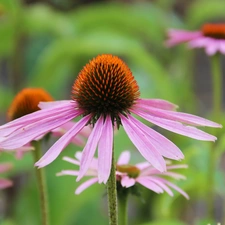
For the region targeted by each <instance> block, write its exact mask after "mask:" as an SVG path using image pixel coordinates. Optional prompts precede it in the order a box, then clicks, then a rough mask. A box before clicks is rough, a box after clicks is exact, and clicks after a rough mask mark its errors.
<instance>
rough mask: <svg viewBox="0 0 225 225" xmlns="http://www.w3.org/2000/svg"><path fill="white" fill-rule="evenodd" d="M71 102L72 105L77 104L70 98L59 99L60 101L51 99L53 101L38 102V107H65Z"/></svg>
mask: <svg viewBox="0 0 225 225" xmlns="http://www.w3.org/2000/svg"><path fill="white" fill-rule="evenodd" d="M71 104H73V105H74V107H76V106H77V102H75V101H71V100H61V101H53V102H39V104H38V107H39V108H40V109H51V108H53V107H54V108H55V107H58V106H59V107H65V106H68V105H71Z"/></svg>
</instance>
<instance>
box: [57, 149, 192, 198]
mask: <svg viewBox="0 0 225 225" xmlns="http://www.w3.org/2000/svg"><path fill="white" fill-rule="evenodd" d="M81 156H82V153H81V152H77V153H75V158H70V157H67V156H65V157H63V160H65V161H67V162H69V163H72V164H74V165H77V166H80V165H81ZM116 165H117V166H116V177H117V182H119V183H120V184H121V186H122V187H124V188H130V187H132V186H134V185H135V184H137V183H139V184H140V185H142V186H144V187H146V188H148V189H150V190H151V191H154V192H156V193H158V194H160V193H163V192H166V193H168V194H169V195H170V196H173V192H172V191H171V188H172V189H174V190H176V191H178V192H179V193H180V194H182V195H183V196H184V197H185V198H187V199H189V197H188V195H187V193H186V192H184V191H183V190H182V189H180V188H179V187H178V186H177V185H175V184H173V183H171V182H170V181H169V180H168V179H167V177H170V178H174V179H176V180H179V179H185V176H183V175H181V174H179V173H176V172H174V170H177V169H182V168H187V165H172V164H171V163H170V162H169V161H168V162H167V165H166V169H167V171H166V172H160V171H158V170H157V169H155V168H154V167H153V166H152V165H151V164H150V163H149V162H142V163H138V164H135V165H131V164H130V152H129V151H123V152H122V153H121V155H120V156H119V158H118V161H117V163H116ZM63 175H71V176H75V177H77V176H78V175H79V170H76V169H75V170H74V169H72V170H62V171H61V172H59V173H57V176H63ZM85 176H86V177H90V178H89V179H88V180H86V181H85V182H83V183H82V184H81V185H80V186H78V187H77V189H76V191H75V194H80V193H81V192H83V191H84V190H85V189H87V188H88V187H90V186H91V185H93V184H95V183H97V182H98V159H97V158H93V160H92V162H91V164H90V167H89V169H88V170H87V172H86V173H85Z"/></svg>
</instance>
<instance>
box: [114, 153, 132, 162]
mask: <svg viewBox="0 0 225 225" xmlns="http://www.w3.org/2000/svg"><path fill="white" fill-rule="evenodd" d="M129 161H130V152H129V151H123V152H122V153H121V154H120V157H119V159H118V160H117V164H118V165H126V164H128V163H129Z"/></svg>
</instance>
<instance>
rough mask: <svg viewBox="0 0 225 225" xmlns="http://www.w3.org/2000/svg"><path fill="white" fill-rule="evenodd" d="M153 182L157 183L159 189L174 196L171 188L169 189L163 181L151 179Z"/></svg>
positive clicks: (155, 178)
mask: <svg viewBox="0 0 225 225" xmlns="http://www.w3.org/2000/svg"><path fill="white" fill-rule="evenodd" d="M149 179H150V180H152V181H153V182H155V183H156V184H157V185H159V187H161V188H162V189H163V190H164V191H165V192H167V193H168V194H169V195H170V196H173V192H172V191H171V190H170V188H169V187H167V186H166V185H165V184H164V183H163V182H162V181H159V180H158V179H157V177H151V178H149Z"/></svg>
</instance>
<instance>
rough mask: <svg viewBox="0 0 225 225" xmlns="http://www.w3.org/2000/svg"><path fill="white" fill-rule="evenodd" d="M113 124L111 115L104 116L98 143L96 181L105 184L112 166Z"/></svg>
mask: <svg viewBox="0 0 225 225" xmlns="http://www.w3.org/2000/svg"><path fill="white" fill-rule="evenodd" d="M112 148H113V126H112V121H111V117H110V116H109V115H108V116H106V118H105V121H104V126H103V130H102V135H101V137H100V139H99V144H98V182H99V183H102V182H103V183H104V184H106V182H107V180H108V178H109V175H110V171H111V167H112V154H113V152H112Z"/></svg>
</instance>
